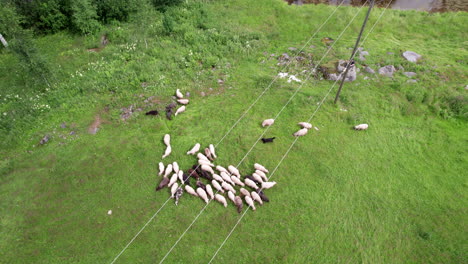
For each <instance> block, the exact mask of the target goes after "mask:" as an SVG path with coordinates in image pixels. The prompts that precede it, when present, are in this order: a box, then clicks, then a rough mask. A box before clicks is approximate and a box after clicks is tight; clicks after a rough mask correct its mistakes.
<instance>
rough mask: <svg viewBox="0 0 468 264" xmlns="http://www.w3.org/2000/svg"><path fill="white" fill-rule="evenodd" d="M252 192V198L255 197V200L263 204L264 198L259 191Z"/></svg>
mask: <svg viewBox="0 0 468 264" xmlns="http://www.w3.org/2000/svg"><path fill="white" fill-rule="evenodd" d="M250 194H251V195H252V199H253V200H254V201H257V202H258V203H259V204H261V205H263V201H262V198H260V195H258V193H256V192H251V193H250Z"/></svg>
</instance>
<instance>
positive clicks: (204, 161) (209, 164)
mask: <svg viewBox="0 0 468 264" xmlns="http://www.w3.org/2000/svg"><path fill="white" fill-rule="evenodd" d="M198 164H200V165H206V166H210V167H214V164H213V163H211V162H209V161H206V160H203V159H200V160H198Z"/></svg>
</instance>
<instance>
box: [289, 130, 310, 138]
mask: <svg viewBox="0 0 468 264" xmlns="http://www.w3.org/2000/svg"><path fill="white" fill-rule="evenodd" d="M307 132H309V130H308V129H307V128H302V129H299V130H298V131H297V132H296V133H294V134H293V136H295V137H302V136H305V134H307Z"/></svg>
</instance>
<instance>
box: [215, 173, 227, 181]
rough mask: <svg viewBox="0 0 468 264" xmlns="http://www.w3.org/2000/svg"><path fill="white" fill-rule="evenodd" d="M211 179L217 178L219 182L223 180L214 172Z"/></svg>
mask: <svg viewBox="0 0 468 264" xmlns="http://www.w3.org/2000/svg"><path fill="white" fill-rule="evenodd" d="M213 179H215V180H217V181H219V182H223V181H224V180H223V178H222V177H221V176H219V175H218V174H216V173H215V174H213Z"/></svg>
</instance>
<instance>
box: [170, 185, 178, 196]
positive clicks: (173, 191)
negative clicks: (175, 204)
mask: <svg viewBox="0 0 468 264" xmlns="http://www.w3.org/2000/svg"><path fill="white" fill-rule="evenodd" d="M177 188H179V185H178V184H177V182H176V183H174V185H172V187H171V198H174V194H175V193H176V191H177Z"/></svg>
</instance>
